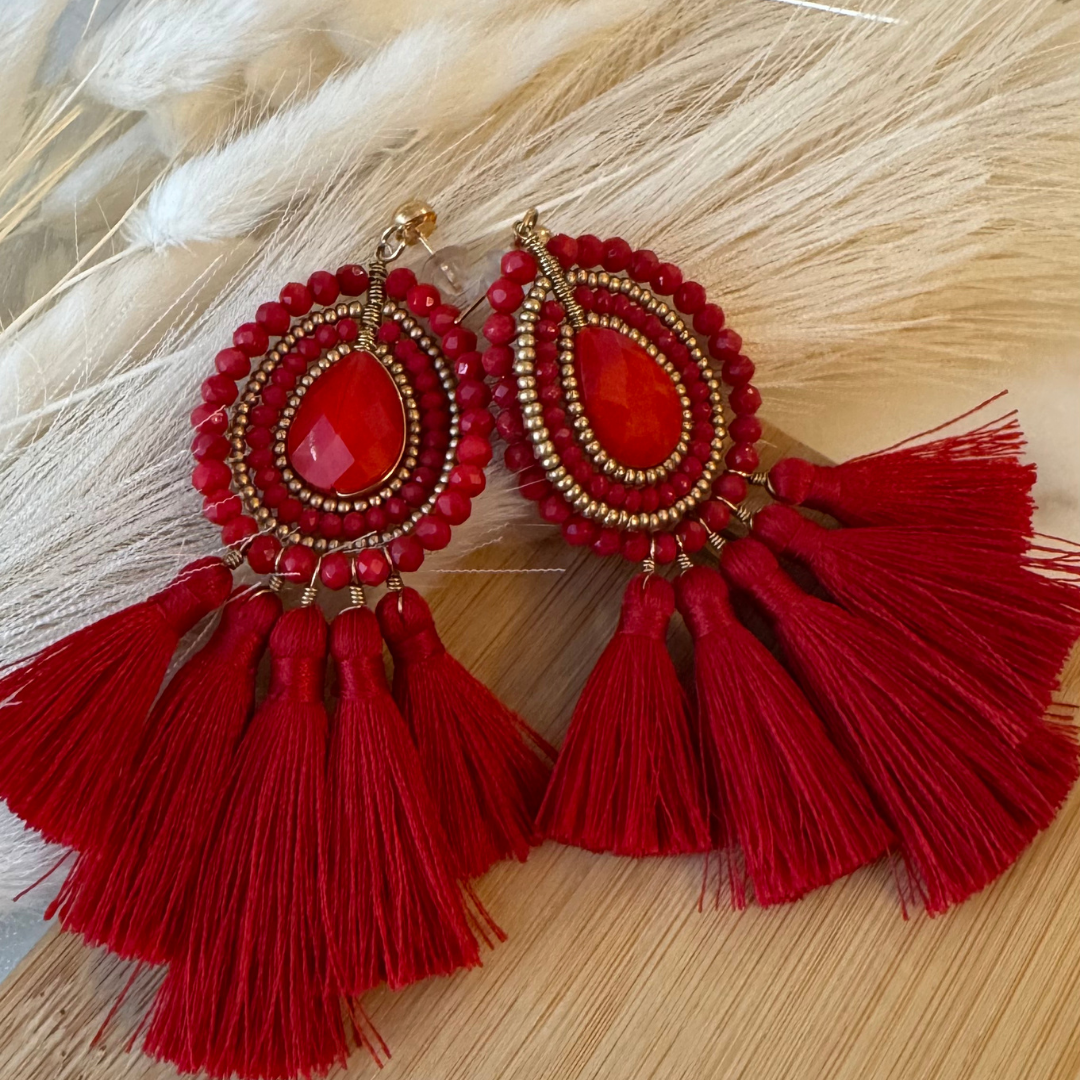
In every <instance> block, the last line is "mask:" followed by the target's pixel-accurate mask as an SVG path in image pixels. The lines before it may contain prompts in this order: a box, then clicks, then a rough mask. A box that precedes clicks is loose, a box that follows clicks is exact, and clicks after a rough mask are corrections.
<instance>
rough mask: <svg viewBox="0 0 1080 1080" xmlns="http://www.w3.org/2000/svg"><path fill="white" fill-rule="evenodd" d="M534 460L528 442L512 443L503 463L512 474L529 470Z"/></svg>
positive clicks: (507, 449)
mask: <svg viewBox="0 0 1080 1080" xmlns="http://www.w3.org/2000/svg"><path fill="white" fill-rule="evenodd" d="M504 415H505V414H504ZM534 460H535V458H534V457H533V452H532V447H531V446H530V445H529V444H528V443H527V442H516V443H511V444H510V445H509V446H508V447H507V448H506V453H505V454H504V455H503V461H504V462H505V464H506V467H507V468H508V469H509V470H510V471H511V472H521V470H522V469H527V468H528V467H529V466H530V465H531V464H532V463H533V461H534Z"/></svg>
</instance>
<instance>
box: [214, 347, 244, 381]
mask: <svg viewBox="0 0 1080 1080" xmlns="http://www.w3.org/2000/svg"><path fill="white" fill-rule="evenodd" d="M214 367H216V368H217V369H218V371H220V372H221V374H222V375H228V376H229V378H230V379H243V378H246V377H247V376H248V375H249V374H250V373H251V361H250V360H249V359H248V356H247V353H245V352H244V351H243V350H242V349H237V348H235V347H234V348H232V349H222V350H221V352H219V353H218V354H217V356H215V357H214Z"/></svg>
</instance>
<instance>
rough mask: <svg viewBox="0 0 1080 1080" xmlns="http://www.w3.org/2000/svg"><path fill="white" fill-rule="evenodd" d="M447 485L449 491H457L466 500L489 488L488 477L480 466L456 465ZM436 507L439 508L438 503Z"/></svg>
mask: <svg viewBox="0 0 1080 1080" xmlns="http://www.w3.org/2000/svg"><path fill="white" fill-rule="evenodd" d="M447 485H448V486H447V491H457V492H460V493H461V494H462V495H464V496H465V498H467V499H472V498H474V497H475V496H477V495H479V494H480V493H481V492H482V491H483V490H484V488H485V487H486V486H487V477H486V476H485V475H484V470H483V469H481V468H480V467H479V466H478V465H455V466H454V468H453V469H452V470H451V471H450V478H449V480H448V481H447ZM435 505H436V506H438V503H437V502H436V504H435ZM441 512H442V511H441V510H440V513H441Z"/></svg>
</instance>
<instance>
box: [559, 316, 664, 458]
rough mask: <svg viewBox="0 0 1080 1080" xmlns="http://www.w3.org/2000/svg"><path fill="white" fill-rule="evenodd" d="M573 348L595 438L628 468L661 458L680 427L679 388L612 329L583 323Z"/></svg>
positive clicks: (644, 353)
mask: <svg viewBox="0 0 1080 1080" xmlns="http://www.w3.org/2000/svg"><path fill="white" fill-rule="evenodd" d="M574 348H575V351H576V353H577V369H578V377H579V379H580V381H581V397H582V402H583V404H584V406H585V414H586V416H587V417H588V419H589V423H590V424H591V425H592V429H593V431H594V432H595V433H596V437H597V439H599V441H600V444H601V445H602V446H603V447H604V449H605V450H606V451H607V452H608V454H610V455H611V457H613V458H614V459H615V460H616V461H617V462H619V464H621V465H626V466H628V467H629V468H632V469H649V468H652V467H653V466H655V465H659V464H660V463H661V462H663V461H664V460H665V459H666V458H667V457H668V455H670V454H671V452H672V451H673V450H674V449H675V447H676V445H678V442H679V435H680V433H681V431H682V405H681V404H680V403H679V393H678V391H677V390H676V389H675V384H674V383H673V382H672V381H671V379H670V378H669V376H668V375H667V373H666V372H665V371H664V370H663V369H662V368H661V367H659V366H658V365H657V363H656V362H655V361H654V360H653V359H652V358H651V357H650V356H649V354H648V353H647V352H646V351H645V350H644V349H643V348H642V347H641V346H640V345H638V344H636V343H635V342H633V341H631V340H630V339H629V338H628V337H626V335H625V334H620V333H619V332H618V331H616V330H609V329H606V328H604V327H599V326H587V327H585V328H584V329H583V330H579V331H578V333H577V334H576V335H575V339H574Z"/></svg>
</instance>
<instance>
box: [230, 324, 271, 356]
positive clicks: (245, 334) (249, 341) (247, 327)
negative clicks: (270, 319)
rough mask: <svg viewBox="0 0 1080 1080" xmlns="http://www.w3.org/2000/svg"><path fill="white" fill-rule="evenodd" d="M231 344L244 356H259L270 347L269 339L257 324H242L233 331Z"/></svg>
mask: <svg viewBox="0 0 1080 1080" xmlns="http://www.w3.org/2000/svg"><path fill="white" fill-rule="evenodd" d="M232 339H233V344H234V345H235V346H236V347H237V348H238V349H239V350H240V351H241V352H242V353H243V354H244V355H245V356H261V355H262V354H263V353H264V352H266V350H267V349H268V348H269V347H270V338H269V336H268V335H267V333H266V331H265V330H264V329H263V328H262V327H261V326H260V325H259V324H258V323H253V322H249V323H244V324H243V325H242V326H238V327H237V328H236V329H235V330H234V331H233V336H232Z"/></svg>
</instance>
